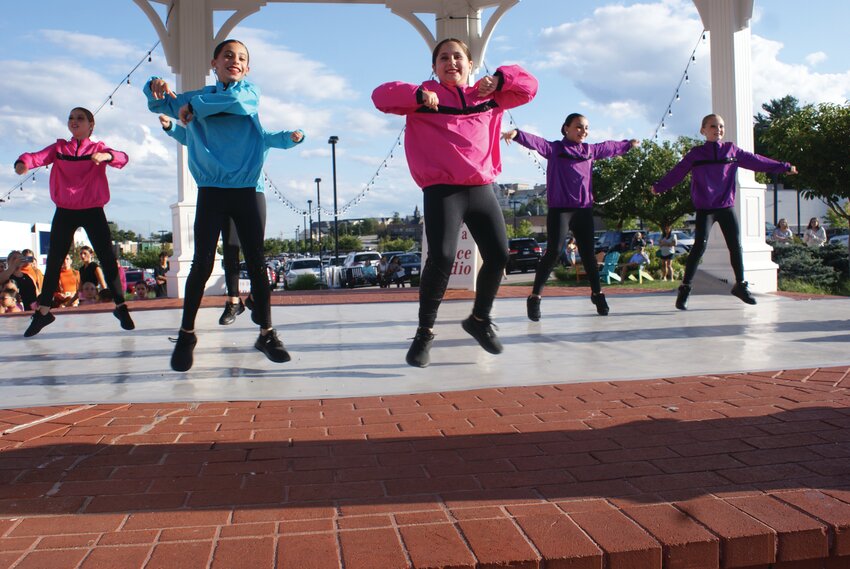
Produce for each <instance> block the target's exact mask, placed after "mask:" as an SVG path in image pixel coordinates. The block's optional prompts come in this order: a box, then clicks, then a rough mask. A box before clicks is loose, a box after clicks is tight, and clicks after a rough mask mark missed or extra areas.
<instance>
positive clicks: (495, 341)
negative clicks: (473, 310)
mask: <svg viewBox="0 0 850 569" xmlns="http://www.w3.org/2000/svg"><path fill="white" fill-rule="evenodd" d="M460 325H461V326H463V329H464V330H466V332H467V333H468V334H469V335H470V336H472V337H473V338H475V339H476V340H477V341H478V343H479V344H481V347H482V348H484V349H485V350H486V351H488V352H490V353H491V354H501V353H502V343H501V342H500V341H499V338H498V337H497V336H496V332H494V331H493V326H494V324H493V322H492V321H491V320H490V319H489V318H488V319H486V320H478V319H477V318H475V317H474V316H472V315H471V314H470V315H469V318H467V319H466V320H464V321H463V322H461V323H460Z"/></svg>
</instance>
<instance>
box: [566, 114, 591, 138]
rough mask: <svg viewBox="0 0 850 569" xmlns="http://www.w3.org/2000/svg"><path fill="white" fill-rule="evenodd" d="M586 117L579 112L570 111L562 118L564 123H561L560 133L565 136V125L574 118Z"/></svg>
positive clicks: (570, 122)
mask: <svg viewBox="0 0 850 569" xmlns="http://www.w3.org/2000/svg"><path fill="white" fill-rule="evenodd" d="M586 118H587V117H586V116H584V115H582V114H579V113H570V114H568V115H567V118H566V119H564V124H563V125H561V134H563V135H564V136H567V127H568V126H570V125H571V124H573V121H574V120H576V119H586Z"/></svg>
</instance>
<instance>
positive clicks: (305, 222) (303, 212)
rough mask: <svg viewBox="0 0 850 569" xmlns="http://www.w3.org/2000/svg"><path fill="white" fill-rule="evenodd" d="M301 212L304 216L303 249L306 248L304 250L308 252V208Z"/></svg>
mask: <svg viewBox="0 0 850 569" xmlns="http://www.w3.org/2000/svg"><path fill="white" fill-rule="evenodd" d="M301 214H302V215H303V217H304V247H303V250H304V252H306V251H307V210H306V209H305V210H303V211H302V212H301Z"/></svg>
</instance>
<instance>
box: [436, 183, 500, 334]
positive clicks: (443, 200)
mask: <svg viewBox="0 0 850 569" xmlns="http://www.w3.org/2000/svg"><path fill="white" fill-rule="evenodd" d="M423 201H424V205H423V210H424V213H425V236H426V239H427V240H428V257H427V258H426V259H425V267H424V268H423V269H422V277H421V279H420V281H419V326H420V327H423V328H433V327H434V322H436V321H437V310H438V309H439V308H440V302H441V301H442V300H443V295H444V294H445V293H446V287H447V286H448V284H449V277H450V276H451V271H452V264H453V263H454V262H455V254H456V253H457V240H458V232H459V231H460V227H461V225H462V224H463V223H466V226H467V227H468V228H469V232H470V233H471V234H472V238H473V239H474V240H475V244H476V245H478V249H479V251H480V252H481V259H482V260H483V264H482V265H481V270H480V271H479V272H478V277H477V279H476V291H475V304H474V305H473V308H472V314H474V315H475V316H477V317H478V318H484V319H486V318H489V317H490V310H491V309H492V307H493V300H494V299H495V298H496V293H497V292H499V285H500V284H501V282H502V274H503V272H504V270H505V265H507V263H508V235H507V233H506V231H505V219H504V217H503V215H502V210H501V208H500V207H499V202H498V200H497V199H496V194H495V193H494V192H493V185H492V184H487V185H486V186H453V185H443V184H440V185H436V186H428V187H427V188H425V190H424V195H423Z"/></svg>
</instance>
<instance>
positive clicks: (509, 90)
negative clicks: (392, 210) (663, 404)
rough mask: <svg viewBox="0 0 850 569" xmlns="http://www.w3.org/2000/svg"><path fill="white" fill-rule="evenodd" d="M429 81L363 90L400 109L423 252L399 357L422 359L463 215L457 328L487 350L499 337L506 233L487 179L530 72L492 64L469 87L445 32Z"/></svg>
mask: <svg viewBox="0 0 850 569" xmlns="http://www.w3.org/2000/svg"><path fill="white" fill-rule="evenodd" d="M431 64H432V69H433V71H434V74H435V75H436V77H437V81H426V82H425V83H423V84H422V85H413V84H410V83H401V82H391V83H385V84H383V85H381V86H379V87H378V88H376V89H375V91H374V92H373V93H372V101H373V102H374V103H375V106H376V107H377V108H378V109H379V110H381V111H383V112H385V113H393V114H398V115H405V117H406V123H407V130H406V132H405V135H404V148H405V153H406V156H407V162H408V165H409V166H410V173H411V175H412V176H413V179H414V181H415V182H416V184H417V185H418V186H419V187H421V188H422V189H423V196H424V197H423V200H424V206H423V209H424V212H425V236H426V238H427V240H428V258H427V259H426V260H425V267H424V269H423V270H422V277H421V279H420V283H419V328H418V329H417V331H416V336H415V337H414V338H413V343H412V344H411V346H410V349H409V350H408V352H407V357H406V361H407V363H408V364H409V365H411V366H415V367H425V366H427V365H428V363H429V362H430V356H429V350H430V349H431V342H432V341H433V340H434V334H433V332H432V331H431V330H432V328H433V326H434V323H435V322H436V320H437V309H438V308H439V306H440V302H441V301H442V299H443V295H444V294H445V292H446V287H447V286H448V283H449V276H450V275H451V270H452V263H453V262H454V256H455V252H456V250H457V239H458V232H459V230H460V227H461V224H462V223H466V225H467V227H468V228H469V231H470V233H471V234H472V237H473V239H474V240H475V243H476V245H478V248H479V250H480V251H481V258H482V260H483V264H482V266H481V270H480V271H479V272H478V277H477V281H476V292H475V304H474V306H473V308H472V314H471V315H470V316H469V318H467V319H466V320H464V321H463V322H462V324H461V326H463V329H464V330H465V331H466V332H467V333H468V334H470V335H471V336H472V337H473V338H475V339H476V341H478V343H479V344H480V345H481V347H482V348H484V349H485V350H487V351H488V352H490V353H491V354H498V353H501V351H502V344H501V343H500V342H499V338H498V337H496V333H495V332H494V331H493V326H492V323H491V321H490V309H491V308H492V306H493V299H495V298H496V293H497V292H498V290H499V285H500V284H501V280H502V274H503V272H504V269H505V265H506V264H507V262H508V237H507V232H506V230H505V220H504V217H503V216H502V210H501V208H500V207H499V202H498V200H497V199H496V194H495V192H494V191H493V181H494V180H495V179H496V176H497V175H498V174H499V173H500V172H501V170H502V161H501V156H500V155H499V129H500V126H501V118H502V113H503V112H504V109H509V108H511V107H516V106H519V105H522V104H524V103H527V102H529V101H530V100H531V99H533V98H534V95H535V94H536V93H537V80H536V79H534V77H532V76H531V75H529V74H528V73H527V72H526V71H524V70H523V69H522V68H521V67H519V66H517V65H507V66H503V67H500V68H499V69H497V70H496V72H495V73H494V74H493V75H492V76H489V75H488V76H485V77H482V78H481V79H480V80H479V81H478V82H477V83H476V84H475V86H472V87H470V86H469V73H470V71H471V69H472V59H471V55H470V52H469V48H468V47H467V46H466V44H465V43H463V42H462V41H460V40H457V39H452V38H449V39H445V40H443V41H441V42H440V43H438V44H437V46H436V47H435V48H434V52H433V54H432V56H431Z"/></svg>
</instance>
